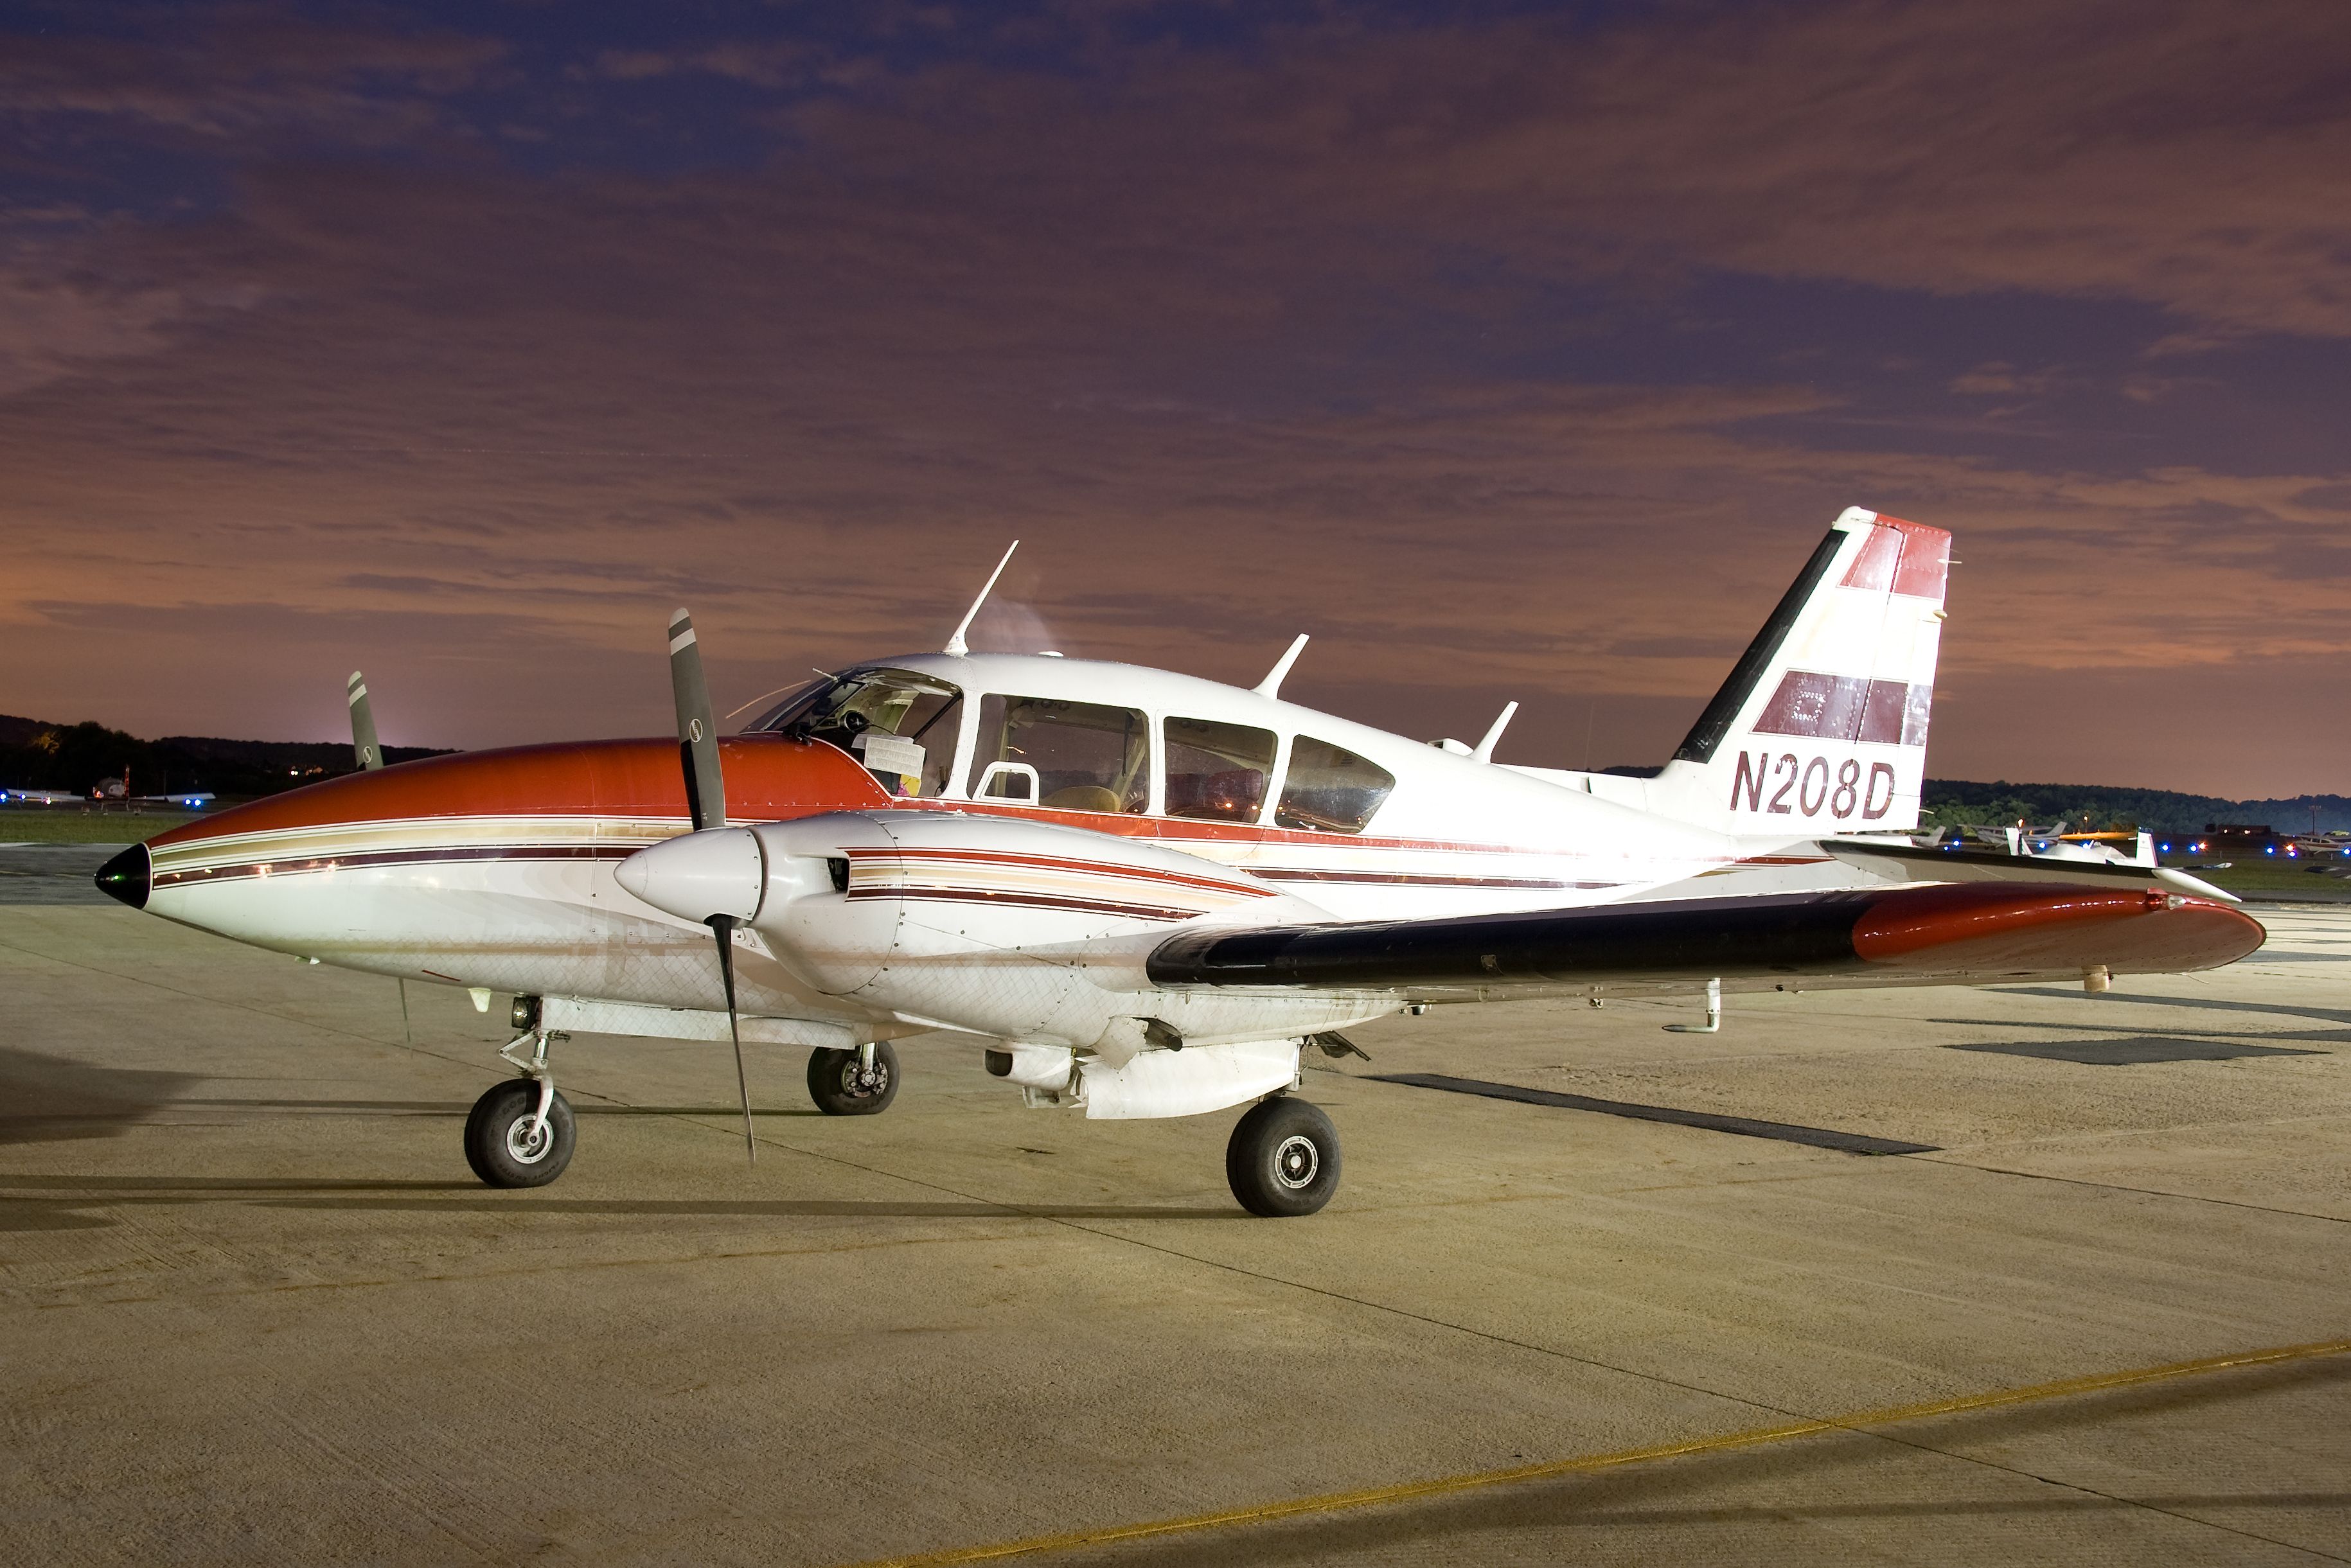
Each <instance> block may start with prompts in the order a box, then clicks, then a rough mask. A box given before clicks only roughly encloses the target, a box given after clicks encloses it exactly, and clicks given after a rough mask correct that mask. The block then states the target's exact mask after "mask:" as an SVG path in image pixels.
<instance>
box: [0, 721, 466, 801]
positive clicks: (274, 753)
mask: <svg viewBox="0 0 2351 1568" xmlns="http://www.w3.org/2000/svg"><path fill="white" fill-rule="evenodd" d="M383 754H384V760H385V761H386V762H393V763H404V762H410V761H413V759H415V758H417V757H433V756H439V755H441V754H443V753H440V752H437V751H435V750H434V749H432V748H430V747H425V746H386V747H385V748H384V749H383ZM126 769H127V770H128V771H129V773H130V775H131V794H176V793H179V792H182V791H192V790H206V791H210V792H211V793H212V794H217V795H259V794H277V793H278V792H279V791H280V790H288V789H294V788H296V787H298V786H299V785H302V784H316V783H317V782H318V781H319V780H320V779H322V778H329V777H332V776H333V775H335V774H348V773H353V772H356V771H357V770H358V763H357V761H356V760H355V759H354V758H353V757H352V755H351V747H350V742H348V741H345V742H333V741H226V740H220V739H216V738H214V737H212V736H209V735H166V736H164V737H163V738H162V740H159V741H142V740H141V739H139V738H138V737H137V736H136V735H126V734H124V733H123V732H121V731H120V730H110V729H108V728H106V726H104V725H103V724H49V723H43V722H40V721H38V720H35V719H18V718H15V717H12V716H10V715H7V714H0V788H5V789H54V790H71V791H72V792H74V793H75V794H81V795H87V794H89V793H90V792H91V790H93V789H94V788H96V787H97V785H98V784H99V782H100V781H101V780H104V779H119V778H120V777H122V776H123V774H124V771H125V770H126Z"/></svg>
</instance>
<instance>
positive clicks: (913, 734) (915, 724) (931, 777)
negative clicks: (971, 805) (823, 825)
mask: <svg viewBox="0 0 2351 1568" xmlns="http://www.w3.org/2000/svg"><path fill="white" fill-rule="evenodd" d="M962 722H963V692H962V691H960V690H958V689H957V688H956V687H954V686H951V685H949V684H948V683H947V682H946V681H944V680H934V679H932V678H931V677H930V676H927V675H917V674H915V673H914V671H912V670H852V671H850V672H849V673H848V674H847V675H844V676H841V678H839V679H838V680H831V681H820V682H818V684H817V686H816V687H815V688H811V689H810V690H808V691H800V692H797V693H795V694H794V695H793V696H792V697H791V698H790V699H789V701H786V702H785V703H783V704H781V705H780V706H779V707H778V708H777V709H775V710H773V711H769V712H768V713H767V714H764V715H762V716H761V719H760V721H759V722H758V724H756V725H754V726H753V728H754V729H755V730H767V731H781V732H785V733H787V734H792V735H799V736H801V737H803V738H806V739H810V740H819V741H830V742H831V743H832V744H834V745H836V746H839V747H840V748H841V750H842V751H844V752H847V753H850V754H851V755H852V756H854V757H855V758H857V760H858V761H859V762H861V763H864V764H865V771H866V772H867V773H870V774H872V775H873V777H874V778H875V779H876V780H877V781H878V782H879V783H880V784H881V785H882V787H883V789H886V790H888V791H889V792H890V793H891V794H894V795H900V796H904V797H906V798H909V799H912V798H921V799H925V800H929V799H934V798H935V797H937V796H938V795H941V794H945V793H946V787H947V781H948V780H949V779H950V778H951V777H953V776H954V773H955V753H956V732H957V731H958V730H959V729H960V727H961V725H962Z"/></svg>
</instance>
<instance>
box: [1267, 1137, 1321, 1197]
mask: <svg viewBox="0 0 2351 1568" xmlns="http://www.w3.org/2000/svg"><path fill="white" fill-rule="evenodd" d="M1321 1169H1322V1150H1321V1149H1319V1148H1316V1147H1314V1140H1313V1139H1312V1138H1311V1137H1307V1136H1306V1135H1304V1134H1303V1133H1292V1134H1290V1137H1286V1138H1284V1139H1282V1140H1281V1146H1280V1147H1278V1148H1276V1149H1275V1150H1274V1151H1273V1175H1274V1179H1275V1180H1277V1181H1279V1182H1280V1183H1281V1184H1282V1185H1283V1186H1284V1187H1287V1188H1289V1189H1290V1190H1291V1191H1293V1192H1294V1191H1296V1190H1297V1189H1300V1188H1301V1187H1308V1186H1311V1185H1312V1184H1313V1181H1314V1176H1315V1173H1316V1172H1317V1171H1319V1170H1321Z"/></svg>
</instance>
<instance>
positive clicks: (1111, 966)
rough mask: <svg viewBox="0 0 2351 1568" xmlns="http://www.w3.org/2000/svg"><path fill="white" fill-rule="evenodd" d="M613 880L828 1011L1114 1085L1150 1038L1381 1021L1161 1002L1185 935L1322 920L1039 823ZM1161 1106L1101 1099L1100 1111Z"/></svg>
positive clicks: (714, 845) (662, 861)
mask: <svg viewBox="0 0 2351 1568" xmlns="http://www.w3.org/2000/svg"><path fill="white" fill-rule="evenodd" d="M620 879H621V883H622V887H624V888H628V889H629V891H631V892H632V893H634V894H635V895H636V896H637V897H639V898H643V899H644V900H645V901H646V902H647V903H650V904H652V905H653V906H654V907H655V908H657V909H664V910H666V911H668V912H669V913H672V914H674V915H677V916H680V917H682V918H684V919H691V920H695V921H704V920H707V919H710V918H711V917H712V916H714V915H726V916H730V917H732V918H734V919H739V920H742V921H744V922H745V923H747V925H748V926H749V927H750V928H751V929H753V930H755V931H756V932H758V935H759V937H760V938H761V939H762V940H764V941H765V942H766V943H767V945H768V950H770V951H772V952H773V953H774V954H775V956H776V959H777V961H778V962H779V963H781V964H782V965H783V966H784V967H785V968H787V969H789V971H791V972H792V974H793V975H794V976H795V977H796V978H797V979H798V980H799V981H801V982H802V983H804V984H806V985H808V986H809V987H810V988H811V989H813V990H815V991H817V992H822V993H823V994H826V995H829V996H833V997H838V998H841V999H842V1000H844V1001H850V1002H856V1003H858V1004H860V1005H862V1006H865V1007H868V1008H871V1009H873V1010H874V1011H875V1012H880V1013H883V1014H887V1015H890V1016H892V1017H894V1018H897V1019H900V1020H903V1021H905V1022H909V1023H935V1024H944V1025H947V1026H950V1027H954V1028H957V1029H963V1030H968V1031H971V1032H973V1033H980V1034H991V1035H995V1036H997V1037H998V1038H999V1039H1005V1040H1013V1041H1022V1042H1028V1043H1031V1044H1044V1045H1060V1046H1066V1047H1069V1048H1071V1049H1072V1050H1082V1051H1090V1052H1092V1053H1094V1054H1097V1055H1098V1056H1100V1057H1101V1058H1102V1060H1103V1063H1104V1064H1105V1065H1104V1066H1103V1067H1102V1069H1101V1070H1102V1071H1108V1072H1113V1073H1115V1072H1117V1071H1119V1070H1121V1069H1122V1067H1123V1065H1124V1064H1126V1063H1128V1062H1129V1061H1130V1060H1131V1059H1134V1058H1136V1057H1137V1056H1138V1054H1157V1053H1155V1052H1144V1046H1145V1044H1147V1040H1148V1036H1147V1031H1146V1028H1145V1025H1146V1024H1147V1023H1150V1024H1153V1025H1154V1026H1156V1024H1158V1023H1164V1024H1165V1025H1166V1027H1167V1029H1168V1031H1169V1032H1172V1033H1173V1034H1174V1035H1175V1037H1176V1038H1177V1039H1179V1040H1181V1041H1183V1042H1185V1043H1186V1044H1187V1045H1188V1044H1192V1043H1194V1042H1196V1043H1197V1045H1198V1046H1207V1045H1208V1044H1214V1043H1217V1042H1220V1041H1222V1042H1235V1041H1237V1042H1240V1043H1244V1044H1246V1043H1249V1042H1252V1041H1256V1042H1261V1041H1263V1040H1265V1039H1266V1038H1268V1037H1269V1036H1275V1037H1279V1036H1283V1035H1290V1034H1303V1033H1311V1032H1313V1031H1315V1030H1317V1029H1326V1028H1338V1027H1341V1026H1342V1025H1343V1024H1344V1023H1350V1022H1353V1021H1355V1020H1357V1019H1360V1018H1364V1017H1369V1016H1374V1015H1376V1014H1377V1013H1379V1012H1386V1011H1389V1010H1390V1007H1391V1006H1392V1003H1391V1002H1386V1001H1385V1000H1382V1001H1380V1002H1374V1003H1372V1004H1370V1005H1368V1006H1365V1005H1364V1004H1363V1003H1362V1002H1360V1001H1359V1000H1354V999H1333V998H1322V997H1312V996H1306V995H1299V996H1293V997H1279V996H1263V995H1256V996H1243V995H1230V994H1219V993H1217V992H1213V991H1207V990H1204V991H1200V992H1168V991H1162V990H1160V989H1159V988H1157V987H1155V986H1154V985H1153V984H1152V982H1151V981H1150V980H1149V979H1148V978H1147V977H1146V975H1145V974H1144V963H1143V961H1144V956H1145V955H1146V954H1147V953H1148V952H1149V950H1151V949H1152V948H1153V947H1154V946H1155V945H1156V944H1157V943H1158V941H1159V940H1162V939H1163V938H1164V937H1165V935H1167V934H1168V933H1170V932H1172V931H1173V930H1175V929H1176V928H1177V927H1179V926H1181V925H1183V924H1184V923H1186V921H1190V920H1194V919H1202V918H1209V919H1214V918H1217V917H1219V916H1228V917H1229V918H1232V919H1243V920H1249V921H1259V920H1278V919H1316V918H1318V917H1319V916H1321V911H1319V910H1316V909H1313V908H1312V907H1311V905H1307V904H1305V903H1304V902H1303V901H1302V900H1300V899H1298V898H1295V897H1293V896H1290V895H1288V894H1285V893H1284V892H1282V891H1281V890H1280V888H1276V887H1274V886H1272V885H1270V884H1267V883H1263V882H1259V881H1258V880H1257V879H1256V878H1255V877H1251V876H1250V875H1249V873H1247V872H1245V871H1240V870H1237V869H1234V868H1232V867H1226V866H1222V865H1219V864H1217V862H1215V861H1212V860H1207V859H1203V858H1202V857H1198V856H1195V855H1187V854H1185V853H1183V852H1181V851H1179V850H1175V849H1171V848H1168V847H1166V846H1162V845H1159V844H1155V843H1152V842H1149V841H1147V840H1142V839H1134V838H1127V837H1123V836H1115V835H1112V834H1106V833H1094V832H1090V831H1087V830H1085V829H1082V828H1072V827H1063V826H1057V825H1053V824H1050V823H1040V822H1032V821H1026V820H1020V819H1017V818H1008V817H1001V816H996V815H982V814H978V813H959V812H934V811H921V810H898V811H876V812H832V813H827V814H826V815H820V816H810V817H802V818H799V820H796V821H792V822H778V823H766V824H762V825H760V826H757V827H747V828H723V829H711V830H706V831H705V832H701V833H693V834H686V835H684V836H680V837H678V838H674V839H672V840H670V841H669V842H667V843H665V844H660V845H656V846H653V847H652V848H649V849H644V850H640V851H639V852H638V853H637V854H635V855H633V856H632V857H630V858H629V859H628V860H627V861H625V862H623V863H622V867H621V870H620ZM1152 1071H1156V1069H1147V1070H1146V1073H1145V1077H1146V1078H1147V1077H1148V1076H1149V1074H1150V1072H1152ZM1267 1072H1270V1068H1269V1069H1266V1070H1265V1072H1256V1073H1255V1075H1254V1076H1253V1077H1251V1079H1250V1081H1251V1082H1255V1080H1256V1078H1257V1077H1263V1076H1265V1075H1266V1073H1267ZM1154 1081H1155V1080H1154ZM1143 1083H1144V1079H1143V1078H1138V1079H1137V1080H1135V1085H1142V1084H1143ZM1161 1092H1162V1091H1161V1090H1159V1089H1147V1090H1146V1089H1144V1088H1141V1087H1137V1086H1134V1085H1124V1084H1123V1083H1107V1084H1106V1088H1105V1096H1106V1099H1105V1103H1117V1102H1120V1100H1121V1098H1122V1096H1135V1095H1142V1096H1145V1097H1146V1098H1148V1097H1149V1096H1155V1095H1159V1094H1160V1093H1161ZM1167 1092H1168V1093H1173V1092H1174V1091H1172V1090H1170V1091H1167ZM1218 1092H1221V1091H1218ZM1264 1092H1265V1091H1264V1090H1263V1089H1256V1090H1251V1091H1249V1092H1248V1093H1243V1094H1239V1095H1238V1097H1237V1098H1235V1099H1228V1100H1224V1101H1221V1102H1219V1104H1223V1105H1232V1104H1237V1103H1238V1100H1239V1099H1243V1098H1249V1097H1251V1096H1253V1095H1254V1094H1259V1093H1264ZM1089 1103H1091V1100H1090V1102H1089ZM1203 1108H1215V1107H1213V1106H1207V1107H1203ZM1098 1114H1107V1115H1125V1114H1144V1115H1164V1114H1184V1113H1173V1112H1142V1113H1126V1112H1104V1113H1098Z"/></svg>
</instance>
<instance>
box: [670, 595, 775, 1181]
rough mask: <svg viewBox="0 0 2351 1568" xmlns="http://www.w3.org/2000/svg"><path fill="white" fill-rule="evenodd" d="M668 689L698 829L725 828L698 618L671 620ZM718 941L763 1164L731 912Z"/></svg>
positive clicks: (747, 1141)
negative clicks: (738, 1003)
mask: <svg viewBox="0 0 2351 1568" xmlns="http://www.w3.org/2000/svg"><path fill="white" fill-rule="evenodd" d="M669 688H670V694H671V695H672V696H673V697H674V698H675V699H676V701H677V760H678V766H679V767H680V768H682V769H683V770H684V774H685V805H686V810H687V812H688V813H689V814H690V815H692V816H693V818H694V828H695V832H697V833H699V832H701V831H702V830H703V829H705V828H708V827H717V828H723V827H725V826H726V779H725V778H724V777H723V776H722V775H721V774H720V773H719V771H718V726H717V725H716V724H715V723H713V722H711V720H710V684H709V682H708V681H706V680H704V679H703V678H702V648H701V645H700V644H698V643H697V642H695V637H694V618H693V617H692V616H690V615H688V614H686V613H685V611H684V610H683V609H681V610H679V611H678V612H677V613H676V614H675V615H674V616H672V617H670V618H669ZM709 924H710V929H711V932H712V934H714V935H715V936H716V937H717V939H718V983H719V984H720V985H722V986H724V987H725V988H726V1033H727V1034H728V1036H729V1037H730V1038H732V1039H733V1040H734V1042H735V1087H736V1089H737V1092H739V1093H740V1094H741V1095H742V1096H743V1152H744V1153H746V1154H747V1155H748V1156H750V1158H751V1163H752V1164H753V1165H757V1164H758V1163H759V1146H758V1142H757V1141H756V1140H755V1139H754V1138H753V1137H752V1136H751V1080H750V1079H749V1077H748V1076H747V1075H745V1073H744V1071H743V1023H742V1020H741V1019H740V1018H739V1017H738V1016H737V1014H736V1011H735V927H736V924H737V921H736V919H735V917H734V916H732V915H713V916H711V917H710V921H709Z"/></svg>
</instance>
